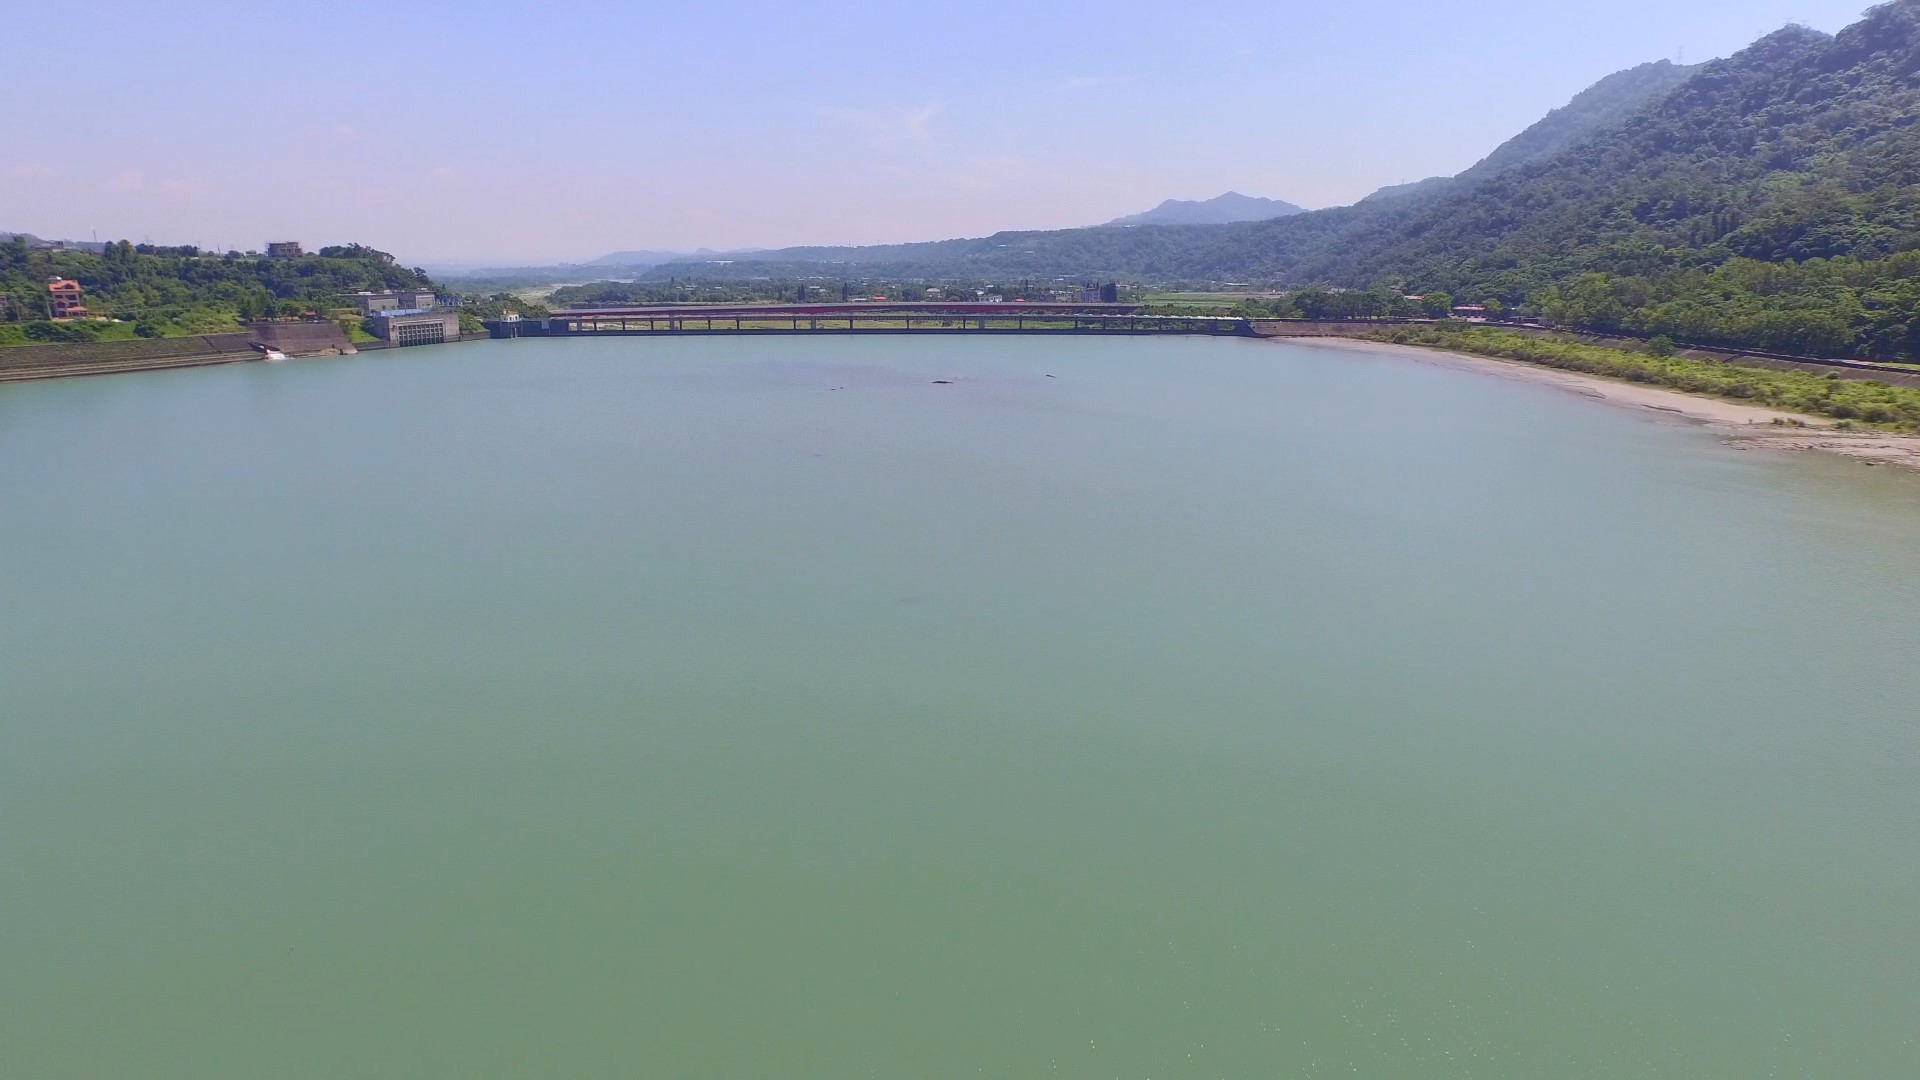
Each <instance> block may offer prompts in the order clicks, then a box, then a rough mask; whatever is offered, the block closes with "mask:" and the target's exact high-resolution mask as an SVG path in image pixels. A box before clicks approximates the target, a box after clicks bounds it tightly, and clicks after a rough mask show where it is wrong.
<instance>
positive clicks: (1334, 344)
mask: <svg viewBox="0 0 1920 1080" xmlns="http://www.w3.org/2000/svg"><path fill="white" fill-rule="evenodd" d="M1274 340H1276V341H1285V342H1291V343H1293V344H1310V345H1324V346H1328V347H1330V348H1338V349H1360V350H1365V351H1369V352H1393V353H1399V354H1401V355H1403V356H1405V357H1406V358H1407V359H1409V360H1412V361H1415V362H1416V363H1426V364H1436V365H1439V366H1442V367H1451V368H1461V369H1465V370H1468V371H1477V372H1480V373H1481V374H1485V375H1496V376H1499V377H1502V378H1508V379H1523V380H1525V381H1527V382H1537V383H1546V384H1549V385H1552V386H1558V387H1560V388H1561V389H1563V390H1568V391H1571V392H1573V393H1576V394H1579V395H1580V396H1582V397H1587V398H1592V399H1594V400H1596V401H1604V402H1606V403H1607V404H1610V405H1622V406H1626V407H1628V408H1636V409H1647V410H1651V411H1654V412H1658V413H1661V414H1662V415H1665V416H1670V417H1675V418H1678V419H1683V420H1689V421H1692V422H1694V423H1698V424H1701V425H1703V426H1706V427H1708V428H1711V429H1712V430H1713V431H1714V432H1715V433H1717V434H1719V435H1720V436H1721V437H1723V438H1725V439H1726V440H1727V442H1729V443H1731V444H1733V445H1735V446H1738V447H1740V448H1742V449H1748V448H1751V449H1756V450H1818V451H1822V452H1824V453H1830V454H1839V455H1842V456H1844V457H1849V458H1852V459H1854V460H1856V461H1860V462H1864V463H1866V464H1868V465H1897V466H1901V467H1904V468H1908V469H1912V470H1914V471H1916V472H1920V435H1901V434H1896V433H1892V432H1885V431H1838V430H1835V429H1834V426H1833V424H1834V422H1833V420H1832V419H1830V418H1828V417H1824V416H1809V415H1806V414H1804V413H1793V412H1786V411H1783V410H1780V409H1770V408H1767V407H1765V406H1762V405H1743V404H1741V403H1740V402H1737V401H1727V400H1725V399H1723V398H1714V397H1700V396H1698V395H1694V394H1687V393H1682V392H1681V391H1679V390H1669V389H1667V388H1665V387H1659V386H1645V385H1642V384H1640V383H1630V382H1623V381H1620V380H1617V379H1608V378H1604V377H1602V376H1599V375H1588V374H1585V373H1583V372H1577V371H1562V370H1560V369H1559V368H1551V367H1546V366H1543V365H1540V364H1529V363H1526V362H1525V361H1521V360H1499V359H1494V358H1491V357H1485V356H1473V355H1471V354H1468V353H1459V352H1450V351H1447V350H1445V349H1434V348H1428V347H1425V346H1420V345H1398V344H1394V343H1392V342H1383V341H1367V340H1364V339H1358V338H1275V339H1274ZM1795 425H1799V426H1795Z"/></svg>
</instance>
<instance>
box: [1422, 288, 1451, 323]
mask: <svg viewBox="0 0 1920 1080" xmlns="http://www.w3.org/2000/svg"><path fill="white" fill-rule="evenodd" d="M1420 310H1422V311H1424V312H1426V313H1427V316H1428V317H1429V318H1434V319H1445V318H1449V317H1451V316H1452V315H1453V297H1452V296H1451V295H1449V294H1447V293H1443V292H1430V293H1428V294H1426V295H1425V296H1422V297H1421V298H1420Z"/></svg>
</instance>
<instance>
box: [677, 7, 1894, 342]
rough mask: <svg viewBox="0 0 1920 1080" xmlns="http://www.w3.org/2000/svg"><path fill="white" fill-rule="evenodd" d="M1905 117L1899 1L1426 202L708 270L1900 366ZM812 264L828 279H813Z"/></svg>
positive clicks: (1767, 47)
mask: <svg viewBox="0 0 1920 1080" xmlns="http://www.w3.org/2000/svg"><path fill="white" fill-rule="evenodd" d="M1651 67H1652V69H1653V70H1651V71H1649V70H1648V69H1636V70H1637V71H1640V72H1642V74H1641V75H1636V76H1634V78H1633V79H1629V80H1622V81H1621V82H1620V83H1619V84H1617V85H1616V86H1615V87H1613V88H1612V89H1611V90H1610V91H1609V92H1608V93H1607V94H1604V95H1602V96H1601V98H1600V99H1599V101H1598V103H1597V104H1595V103H1593V102H1590V103H1589V105H1591V106H1592V108H1583V109H1581V110H1572V107H1571V106H1570V107H1569V110H1563V111H1572V113H1573V115H1574V117H1575V118H1578V117H1579V116H1588V117H1591V116H1592V115H1596V114H1597V115H1602V116H1606V115H1611V113H1610V112H1609V110H1610V109H1611V108H1615V107H1618V102H1619V100H1621V99H1620V98H1619V97H1617V96H1616V95H1618V94H1626V92H1627V91H1628V90H1631V89H1633V88H1635V87H1639V88H1641V89H1644V87H1645V85H1646V81H1645V80H1649V79H1651V80H1654V81H1655V82H1657V81H1658V80H1660V79H1665V78H1670V77H1673V76H1674V75H1675V74H1676V72H1673V71H1667V70H1661V66H1660V65H1652V66H1651ZM1629 74H1630V73H1629ZM1603 85H1605V84H1603ZM1596 89H1598V88H1596ZM1916 120H1920V0H1894V2H1892V3H1887V4H1882V5H1881V6H1879V7H1876V8H1873V9H1872V10H1870V11H1869V12H1868V13H1867V14H1866V16H1865V17H1864V18H1863V19H1862V20H1861V21H1860V22H1858V23H1856V24H1854V25H1853V26H1851V27H1848V28H1847V29H1846V30H1844V31H1842V32H1841V33H1840V34H1839V35H1838V36H1835V37H1829V36H1827V35H1825V34H1821V33H1818V32H1815V31H1813V30H1809V29H1806V28H1804V27H1788V28H1787V29H1784V30H1781V31H1779V32H1777V33H1774V34H1771V35H1769V36H1767V37H1766V38H1763V39H1762V40H1760V41H1759V42H1756V43H1755V44H1754V45H1753V46H1751V47H1749V48H1747V49H1746V50H1743V51H1742V52H1740V53H1737V54H1735V55H1734V56H1732V57H1729V58H1727V59H1724V60H1717V61H1714V62H1711V63H1709V64H1705V65H1702V66H1700V67H1699V68H1697V69H1694V70H1693V71H1691V72H1690V73H1688V77H1687V78H1686V79H1685V81H1683V82H1681V83H1679V85H1677V86H1675V87H1673V88H1672V89H1671V90H1669V91H1668V92H1667V93H1665V94H1662V95H1659V96H1658V97H1657V98H1655V99H1654V100H1653V101H1652V102H1651V103H1649V104H1647V105H1645V106H1644V107H1642V108H1640V109H1639V110H1638V111H1634V112H1631V113H1630V114H1629V115H1627V116H1626V117H1625V118H1624V119H1623V120H1622V121H1621V122H1620V123H1618V124H1617V125H1614V126H1611V127H1606V128H1602V129H1600V130H1598V131H1594V132H1592V133H1590V134H1589V135H1587V136H1586V137H1585V138H1583V139H1579V140H1577V141H1574V142H1572V144H1571V145H1566V146H1564V147H1563V148H1561V149H1559V150H1557V151H1550V152H1549V154H1548V156H1547V157H1545V158H1544V159H1542V160H1537V161H1533V162H1530V163H1527V164H1522V165H1519V166H1517V167H1512V168H1507V169H1505V170H1504V171H1498V172H1493V173H1492V174H1491V175H1487V176H1484V177H1483V178H1480V179H1477V180H1470V181H1469V182H1467V183H1464V184H1460V185H1457V186H1450V187H1449V188H1448V189H1447V190H1445V191H1443V192H1440V193H1438V194H1437V195H1436V196H1434V197H1430V198H1413V199H1397V200H1396V199H1389V200H1380V201H1377V202H1372V203H1362V204H1360V205H1357V206H1352V207H1342V208H1338V209H1333V210H1322V211H1315V212H1311V213H1306V214H1300V215H1296V216H1294V217H1288V218H1282V219H1279V220H1275V221H1263V222H1255V223H1251V224H1242V225H1216V226H1141V227H1139V228H1133V229H1079V230H1068V231H1063V232H1050V233H1001V234H998V235H996V236H992V237H987V238H984V239H979V240H950V241H941V242H937V243H931V244H906V245H894V246H891V247H882V248H863V249H845V248H842V249H800V250H795V251H787V252H770V253H767V254H766V256H765V257H764V258H763V259H761V260H757V261H741V262H736V263H734V264H733V265H732V266H730V267H726V268H724V270H725V272H727V273H730V274H733V275H746V276H751V275H754V274H765V273H768V272H779V273H784V274H787V275H796V274H805V273H815V274H819V273H844V272H848V271H860V272H874V273H892V274H898V275H902V276H969V277H977V278H980V277H1003V278H1004V277H1016V278H1018V277H1029V276H1031V277H1048V276H1055V275H1093V276H1100V277H1106V276H1114V275H1121V276H1138V277H1146V278H1155V279H1183V280H1207V279H1213V280H1219V279H1235V280H1255V281H1265V282H1271V283H1275V284H1280V285H1292V286H1305V285H1312V284H1324V285H1330V286H1336V287H1342V288H1347V289H1368V288H1371V287H1379V288H1381V289H1383V290H1410V291H1427V290H1444V291H1446V292H1449V293H1451V294H1453V295H1454V296H1457V297H1469V298H1474V299H1478V298H1482V297H1486V298H1497V299H1499V300H1501V301H1502V302H1503V303H1505V304H1507V305H1508V306H1525V305H1531V306H1533V307H1535V308H1537V309H1538V310H1540V311H1542V312H1543V313H1545V314H1546V315H1548V316H1549V317H1551V318H1553V319H1555V320H1556V321H1559V322H1562V323H1564V324H1568V325H1577V326H1582V327H1591V328H1594V329H1599V330H1619V329H1625V330H1633V331H1639V332H1644V333H1650V334H1651V333H1662V334H1668V335H1671V336H1673V337H1675V338H1677V339H1682V340H1689V341H1698V342H1703V343H1720V344H1733V345H1743V346H1748V347H1760V348H1770V349H1776V350H1780V351H1790V352H1841V351H1844V352H1851V353H1855V354H1860V355H1872V356H1879V357H1895V356H1900V357H1915V356H1920V127H1916ZM1567 123H1572V121H1571V120H1569V121H1556V122H1555V124H1554V125H1552V129H1549V130H1548V131H1547V132H1546V133H1545V134H1543V135H1542V136H1540V139H1539V142H1540V144H1541V145H1550V144H1552V143H1553V142H1554V141H1556V140H1557V139H1563V138H1564V134H1560V135H1556V134H1555V131H1554V130H1553V129H1562V130H1563V131H1564V127H1565V125H1566V124H1567ZM1576 126H1577V125H1576ZM1532 141H1533V140H1529V142H1532ZM1524 150H1525V147H1522V151H1524ZM1520 152H1521V151H1516V152H1515V153H1520ZM819 262H829V263H833V264H834V265H830V266H818V265H814V266H811V267H810V266H808V265H806V264H808V263H819ZM674 272H676V273H678V274H680V275H681V276H686V275H687V274H689V273H690V268H689V267H688V266H687V265H686V264H678V265H677V266H676V267H675V268H674ZM656 273H658V271H656ZM663 276H664V275H663Z"/></svg>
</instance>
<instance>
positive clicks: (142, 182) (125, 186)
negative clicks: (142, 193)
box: [100, 169, 147, 192]
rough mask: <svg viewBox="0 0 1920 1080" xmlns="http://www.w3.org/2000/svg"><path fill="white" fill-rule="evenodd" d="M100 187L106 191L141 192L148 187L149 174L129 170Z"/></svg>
mask: <svg viewBox="0 0 1920 1080" xmlns="http://www.w3.org/2000/svg"><path fill="white" fill-rule="evenodd" d="M100 186H101V188H102V189H103V190H106V191H121V192H127V191H139V190H140V189H141V188H144V187H146V186H147V174H146V173H143V172H141V171H140V170H139V169H128V170H127V171H125V172H123V173H121V174H120V175H119V176H116V177H114V178H113V179H111V180H109V181H107V182H106V183H104V184H102V185H100Z"/></svg>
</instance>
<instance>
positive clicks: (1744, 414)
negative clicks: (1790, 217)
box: [1273, 326, 1920, 472]
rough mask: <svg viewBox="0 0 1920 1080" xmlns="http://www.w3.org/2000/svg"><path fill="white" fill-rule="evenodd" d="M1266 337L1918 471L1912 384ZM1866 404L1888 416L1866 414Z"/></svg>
mask: <svg viewBox="0 0 1920 1080" xmlns="http://www.w3.org/2000/svg"><path fill="white" fill-rule="evenodd" d="M1273 340H1280V341H1291V342H1296V343H1309V342H1310V343H1312V344H1314V345H1326V346H1332V347H1336V348H1361V349H1370V350H1374V349H1380V348H1382V347H1385V348H1387V349H1391V350H1395V351H1398V350H1405V352H1406V353H1407V354H1408V355H1409V356H1412V357H1414V358H1417V359H1422V360H1426V361H1429V362H1433V361H1440V362H1445V363H1448V364H1449V365H1452V366H1459V367H1464V368H1467V369H1469V370H1474V371H1478V372H1481V373H1483V374H1492V375H1499V376H1504V377H1507V378H1521V379H1526V380H1528V381H1532V382H1545V383H1548V384H1551V385H1555V386H1559V387H1560V388H1562V389H1566V390H1570V391H1573V392H1575V393H1578V394H1581V395H1582V396H1584V397H1588V398H1592V399H1595V400H1598V401H1603V402H1606V403H1608V404H1612V405H1623V406H1627V407H1631V408H1639V409H1647V410H1653V411H1656V412H1659V413H1662V414H1664V415H1667V416H1672V417H1677V418H1681V419H1685V420H1688V421H1692V422H1695V423H1700V424H1705V425H1707V426H1708V427H1709V428H1711V429H1712V430H1713V431H1714V432H1715V433H1716V434H1718V435H1720V436H1721V437H1723V438H1725V439H1726V440H1727V441H1728V442H1729V443H1731V444H1733V445H1736V446H1739V447H1741V448H1742V449H1748V448H1751V449H1764V450H1791V451H1806V450H1817V451H1822V452H1825V453H1831V454H1837V455H1840V456H1843V457H1847V458H1851V459H1853V460H1855V461H1859V462H1863V463H1865V464H1868V465H1895V466H1900V467H1902V468H1906V469H1910V470H1913V471H1916V472H1920V390H1914V389H1907V388H1904V387H1893V386H1887V385H1885V384H1884V383H1877V382H1867V381H1859V380H1848V379H1840V378H1837V377H1826V376H1820V375H1814V374H1811V373H1807V372H1799V371H1776V370H1773V369H1770V368H1755V367H1742V366H1739V365H1736V364H1729V363H1726V362H1723V361H1718V360H1697V359H1692V358H1689V357H1680V356H1654V355H1649V354H1646V353H1635V352H1628V351H1626V350H1623V349H1612V348H1607V347H1604V346H1595V345H1586V344H1580V343H1573V342H1557V341H1547V340H1542V339H1540V338H1534V337H1529V336H1527V335H1524V334H1518V333H1514V332H1512V331H1500V330H1494V329H1491V328H1486V327H1439V326H1435V327H1399V328H1395V329H1392V330H1356V332H1355V333H1353V334H1352V335H1349V336H1344V337H1332V338H1276V339H1273ZM1869 412H1870V413H1871V414H1872V415H1873V416H1875V417H1879V416H1886V417H1888V419H1885V420H1868V419H1866V414H1867V413H1869Z"/></svg>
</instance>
